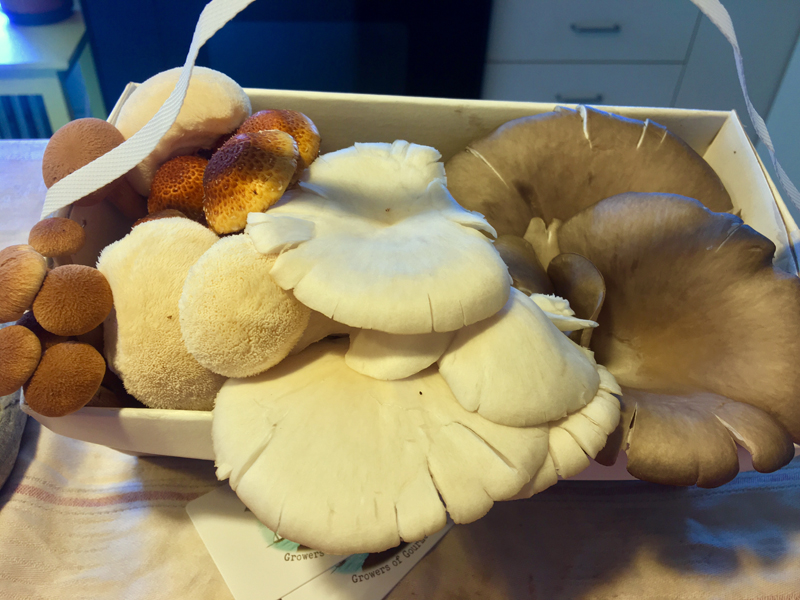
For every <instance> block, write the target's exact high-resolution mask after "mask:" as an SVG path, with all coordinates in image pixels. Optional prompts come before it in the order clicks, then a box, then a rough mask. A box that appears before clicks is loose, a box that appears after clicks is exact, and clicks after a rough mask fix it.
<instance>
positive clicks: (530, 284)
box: [494, 234, 553, 295]
mask: <svg viewBox="0 0 800 600" xmlns="http://www.w3.org/2000/svg"><path fill="white" fill-rule="evenodd" d="M494 247H495V248H496V249H497V251H498V252H499V253H500V257H501V258H502V259H503V262H504V263H506V265H507V266H508V272H509V274H510V275H511V285H513V286H514V287H515V288H517V289H518V290H520V291H522V292H525V293H526V294H528V295H530V294H552V293H553V284H552V283H551V282H550V280H549V279H548V278H547V273H546V272H545V270H544V268H543V267H542V263H540V262H539V259H538V258H537V256H536V252H535V251H534V249H533V246H532V245H531V244H530V242H528V241H527V240H525V239H524V238H521V237H519V236H517V235H508V234H506V235H501V236H498V237H497V239H496V240H495V241H494Z"/></svg>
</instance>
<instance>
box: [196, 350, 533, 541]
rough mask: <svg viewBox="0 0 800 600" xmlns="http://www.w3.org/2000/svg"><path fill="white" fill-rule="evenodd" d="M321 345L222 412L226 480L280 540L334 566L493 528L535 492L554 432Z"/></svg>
mask: <svg viewBox="0 0 800 600" xmlns="http://www.w3.org/2000/svg"><path fill="white" fill-rule="evenodd" d="M346 350H347V341H346V340H338V341H329V340H326V341H322V342H320V343H318V344H315V345H313V346H311V347H309V348H308V349H306V350H305V351H304V352H302V353H301V354H298V355H296V356H292V357H289V358H287V359H285V360H284V361H282V362H281V363H279V364H278V365H276V366H275V367H273V368H272V369H271V370H270V371H267V372H266V373H263V374H261V375H258V376H256V377H252V378H249V379H230V380H228V381H227V382H226V384H225V385H224V386H223V387H222V389H221V390H220V393H219V395H218V396H217V399H216V404H215V408H214V418H213V421H212V437H213V442H214V450H215V454H216V466H217V476H218V477H219V478H220V479H225V478H229V479H230V485H231V487H232V488H233V489H234V490H236V493H237V494H238V495H239V497H240V498H241V500H242V501H243V502H244V504H245V505H246V506H247V507H248V508H249V509H250V510H251V511H252V512H253V513H254V514H255V515H256V516H257V517H258V519H259V520H260V521H262V522H263V523H264V524H265V525H266V526H267V527H269V528H270V529H271V530H273V531H275V532H277V533H278V534H279V535H281V536H283V537H286V538H288V539H291V540H293V541H295V542H298V543H301V544H305V545H307V546H310V547H312V548H315V549H319V550H322V551H325V552H329V553H333V554H348V553H352V552H377V551H381V550H385V549H387V548H391V547H394V546H396V545H397V544H398V543H400V542H401V541H409V542H410V541H414V540H419V539H422V538H423V537H425V536H426V535H429V534H431V533H433V532H435V531H437V530H439V529H441V528H442V527H443V526H444V524H445V509H446V510H447V512H449V513H450V516H451V517H452V518H453V520H454V521H455V522H457V523H468V522H471V521H474V520H476V519H478V518H480V517H481V516H483V515H484V514H485V513H486V512H487V511H488V510H489V509H490V508H491V506H492V504H493V503H494V502H495V501H499V500H505V499H510V498H512V497H514V496H515V495H516V494H517V493H518V492H519V491H520V490H521V489H522V488H523V486H526V485H527V484H528V483H529V482H530V481H531V480H532V479H533V478H535V476H536V473H537V472H538V470H539V469H540V467H541V466H542V464H543V463H544V461H545V459H546V456H547V453H548V427H547V426H546V425H544V426H539V427H522V428H520V427H508V426H504V425H499V424H497V423H493V422H491V421H488V420H486V419H484V418H483V417H481V416H480V415H478V414H475V413H472V412H468V411H466V410H464V408H463V407H462V406H461V405H459V404H458V402H457V401H456V400H455V398H454V397H453V395H452V393H451V392H450V390H449V388H448V386H447V384H446V383H445V381H444V379H442V377H441V376H440V375H439V374H438V373H437V371H436V369H435V368H433V367H432V368H429V369H427V370H425V371H423V372H422V373H419V374H417V375H415V376H413V377H409V378H407V379H403V380H399V381H391V382H390V381H380V380H377V379H373V378H371V377H366V376H364V375H361V374H359V373H357V372H355V371H353V370H352V369H350V368H349V367H347V366H346V365H345V362H344V354H345V352H346Z"/></svg>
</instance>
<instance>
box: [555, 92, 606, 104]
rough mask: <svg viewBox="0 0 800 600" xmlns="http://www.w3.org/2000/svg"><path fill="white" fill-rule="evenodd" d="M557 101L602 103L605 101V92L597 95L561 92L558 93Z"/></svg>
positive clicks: (566, 102)
mask: <svg viewBox="0 0 800 600" xmlns="http://www.w3.org/2000/svg"><path fill="white" fill-rule="evenodd" d="M556 101H557V102H562V103H564V104H602V103H603V94H597V95H595V96H591V97H590V96H583V97H581V96H562V95H561V94H556Z"/></svg>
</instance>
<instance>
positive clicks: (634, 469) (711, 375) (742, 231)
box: [446, 107, 800, 487]
mask: <svg viewBox="0 0 800 600" xmlns="http://www.w3.org/2000/svg"><path fill="white" fill-rule="evenodd" d="M446 169H447V175H448V184H449V186H450V188H451V190H452V191H453V195H454V196H455V198H456V199H457V200H458V201H459V202H460V203H461V204H463V205H464V206H465V207H467V208H470V209H473V210H480V211H482V212H484V213H485V214H486V215H487V219H488V221H489V222H490V223H492V224H493V225H494V226H495V227H496V228H497V229H498V230H499V231H504V232H506V233H507V234H508V235H509V236H514V238H513V239H515V243H516V244H517V245H524V243H525V242H528V243H529V244H530V248H531V249H532V250H533V253H534V255H535V258H536V259H535V261H533V264H534V267H535V268H534V271H535V272H537V273H540V272H541V270H545V271H546V273H547V275H548V276H549V278H550V280H551V283H552V284H553V286H554V289H555V290H556V292H557V293H559V294H561V295H563V296H565V297H567V298H569V299H570V302H571V304H572V305H573V307H574V308H575V310H576V312H577V314H578V316H580V317H583V318H587V319H591V320H594V321H597V323H598V327H597V328H596V329H595V330H594V331H593V333H592V330H584V331H583V332H582V333H579V334H578V335H580V336H581V337H580V340H581V342H582V343H583V344H584V345H586V346H588V347H590V348H591V349H592V350H593V351H594V352H595V353H596V358H597V359H598V361H600V362H601V363H602V364H604V365H605V366H606V367H607V368H608V369H609V370H610V371H611V373H613V375H614V376H615V377H616V379H617V380H618V381H619V383H620V384H621V386H622V390H623V396H622V398H621V402H622V407H623V418H622V420H621V422H620V424H619V427H618V429H617V431H616V432H615V433H614V434H613V435H612V436H611V437H610V438H609V443H608V446H607V447H606V448H605V449H604V450H603V451H602V452H601V453H600V454H599V456H598V460H599V461H601V462H603V463H604V464H613V462H614V461H615V460H616V458H617V455H618V454H619V452H620V451H623V450H624V451H626V453H627V458H628V470H629V472H630V473H631V474H633V475H634V476H635V477H637V478H640V479H645V480H648V481H654V482H659V483H665V484H672V485H694V484H696V485H699V486H704V487H713V486H717V485H720V484H722V483H725V482H727V481H729V480H730V479H732V478H733V477H734V476H735V475H736V473H737V472H738V468H739V462H738V457H737V449H736V448H737V444H738V445H740V446H742V447H744V448H746V449H747V450H748V451H749V452H750V453H751V454H752V457H753V464H754V466H755V468H756V469H757V470H759V471H765V472H768V471H773V470H775V469H778V468H780V467H782V466H784V465H785V464H786V463H788V461H790V460H791V458H792V457H793V456H794V446H793V442H796V443H797V442H800V421H798V418H800V407H799V406H798V403H797V399H798V397H800V376H798V374H797V371H796V369H795V366H794V364H793V362H792V356H793V354H794V353H793V352H792V351H791V349H792V348H794V347H795V346H796V345H797V343H798V342H797V340H799V339H800V313H798V310H797V307H798V306H800V281H799V280H798V278H797V277H796V276H792V275H789V274H787V273H784V272H782V271H781V270H780V269H778V268H777V267H775V266H773V262H772V259H773V257H774V253H775V246H774V245H773V244H772V243H771V242H770V241H769V240H767V239H766V238H765V237H764V236H762V235H760V234H758V233H757V232H755V231H753V230H752V229H751V228H750V227H748V226H746V225H744V224H743V223H742V221H741V219H739V218H738V217H736V216H734V215H731V214H728V213H727V211H729V210H730V209H731V203H730V198H729V196H728V194H727V192H726V191H725V189H724V186H723V185H722V183H721V181H720V180H719V177H717V175H716V174H715V173H714V172H713V171H712V170H711V168H710V167H709V166H708V165H707V164H706V163H705V161H703V159H702V158H701V157H700V156H699V155H697V154H696V153H695V152H694V151H693V150H691V149H690V148H689V147H688V146H686V144H684V143H683V142H681V141H680V140H678V139H677V138H676V137H674V136H673V135H672V134H670V133H669V132H668V131H667V130H665V129H664V128H663V127H661V126H659V125H657V124H655V123H652V122H650V121H646V122H640V121H633V120H630V119H623V118H620V117H616V116H613V115H609V114H606V113H602V112H600V111H596V110H593V109H590V108H585V107H580V109H579V110H577V111H574V110H570V109H557V110H556V111H555V112H553V113H546V114H543V115H538V116H536V117H528V118H523V119H518V120H516V121H511V122H509V123H507V124H505V125H503V126H502V127H500V128H499V129H498V130H496V131H495V132H494V133H492V134H490V135H489V136H487V137H486V138H484V139H481V140H477V141H475V142H473V143H471V144H470V145H469V147H468V148H466V149H465V150H464V151H463V152H461V153H460V154H458V155H456V156H454V157H453V158H452V159H451V160H450V161H449V162H448V164H447V165H446ZM714 211H716V212H714Z"/></svg>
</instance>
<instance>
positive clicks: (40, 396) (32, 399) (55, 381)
mask: <svg viewBox="0 0 800 600" xmlns="http://www.w3.org/2000/svg"><path fill="white" fill-rule="evenodd" d="M105 372H106V362H105V360H103V357H102V356H100V353H99V352H98V351H97V350H95V349H94V348H92V347H91V346H90V345H89V344H81V343H79V342H64V343H63V344H57V345H55V346H53V347H52V348H49V349H48V350H46V351H45V353H44V355H42V360H41V361H40V362H39V366H38V367H37V368H36V371H35V372H34V374H33V376H32V377H31V378H30V379H29V380H28V383H26V384H25V386H24V387H23V389H24V391H25V402H26V403H27V404H28V406H30V407H31V408H32V409H33V410H35V411H36V412H37V413H39V414H40V415H44V416H45V417H62V416H64V415H67V414H69V413H71V412H74V411H76V410H78V409H79V408H83V407H84V406H85V405H86V403H87V402H89V400H91V399H92V397H93V396H94V395H95V393H96V392H97V390H98V388H99V387H100V384H101V383H102V381H103V375H104V374H105Z"/></svg>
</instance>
